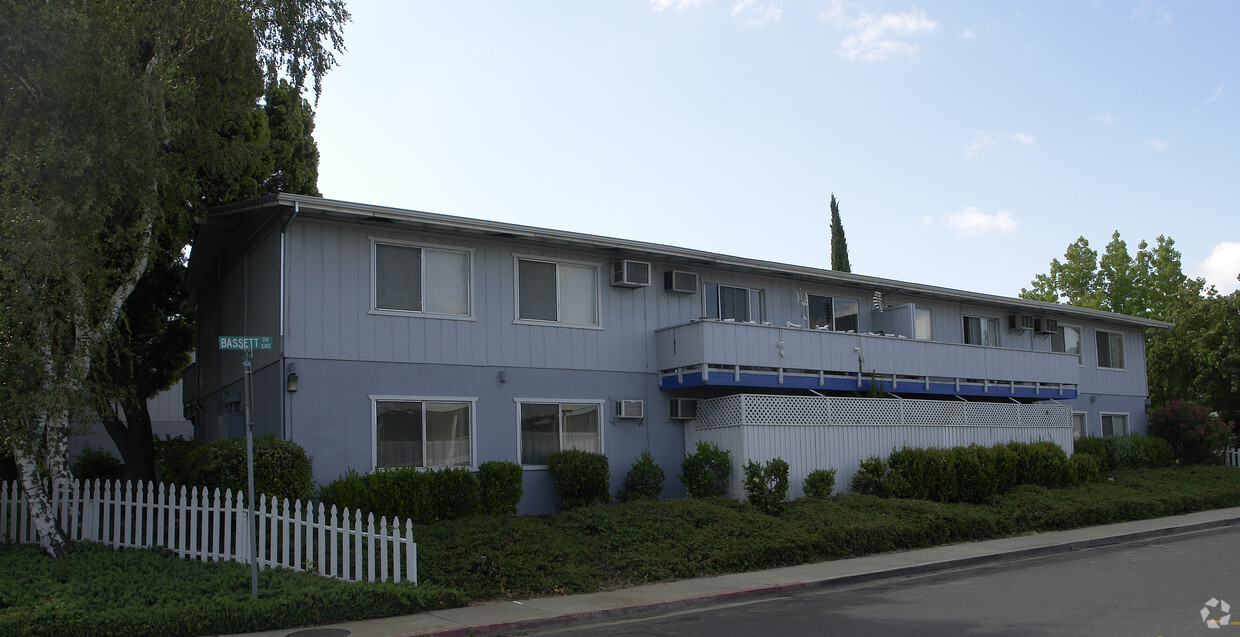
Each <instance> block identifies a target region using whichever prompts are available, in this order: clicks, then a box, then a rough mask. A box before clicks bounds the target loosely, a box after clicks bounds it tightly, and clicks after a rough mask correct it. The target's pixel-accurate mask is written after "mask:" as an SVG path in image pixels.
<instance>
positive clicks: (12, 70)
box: [0, 60, 39, 102]
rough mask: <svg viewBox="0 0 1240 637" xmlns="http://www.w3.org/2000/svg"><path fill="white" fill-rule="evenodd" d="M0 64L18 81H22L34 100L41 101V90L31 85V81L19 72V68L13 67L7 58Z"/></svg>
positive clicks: (23, 86)
mask: <svg viewBox="0 0 1240 637" xmlns="http://www.w3.org/2000/svg"><path fill="white" fill-rule="evenodd" d="M0 64H3V65H4V68H5V70H7V71H8V72H9V73H12V74H13V77H16V78H17V81H18V82H20V83H21V85H22V88H24V89H26V92H27V93H29V94H30V99H32V100H34V101H35V102H38V101H39V92H38V91H36V90H34V87H33V86H31V85H30V83H29V82H27V81H26V78H24V77H22V74H21V73H18V72H17V69H15V68H13V66H12V65H11V64H9V63H8V61H7V60H6V61H4V62H0Z"/></svg>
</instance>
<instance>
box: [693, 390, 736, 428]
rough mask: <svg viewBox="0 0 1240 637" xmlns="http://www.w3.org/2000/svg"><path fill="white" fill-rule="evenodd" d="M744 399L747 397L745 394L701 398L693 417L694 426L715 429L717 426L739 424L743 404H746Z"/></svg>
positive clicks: (734, 425)
mask: <svg viewBox="0 0 1240 637" xmlns="http://www.w3.org/2000/svg"><path fill="white" fill-rule="evenodd" d="M744 400H745V397H744V396H743V395H736V396H724V397H722V398H711V399H709V400H699V401H698V403H697V412H696V415H695V416H694V418H693V428H694V429H713V428H715V427H736V426H739V425H740V424H741V422H742V419H741V414H742V411H741V406H742V405H743V404H744Z"/></svg>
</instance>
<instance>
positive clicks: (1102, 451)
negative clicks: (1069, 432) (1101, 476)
mask: <svg viewBox="0 0 1240 637" xmlns="http://www.w3.org/2000/svg"><path fill="white" fill-rule="evenodd" d="M1080 454H1086V455H1090V456H1093V457H1094V458H1095V459H1096V460H1097V461H1098V465H1099V466H1100V467H1101V468H1102V470H1103V471H1110V470H1111V469H1114V468H1115V467H1114V466H1112V465H1111V460H1110V458H1111V455H1110V454H1109V453H1107V439H1106V438H1096V437H1093V436H1090V437H1088V438H1077V439H1076V440H1074V441H1072V455H1074V456H1077V455H1080Z"/></svg>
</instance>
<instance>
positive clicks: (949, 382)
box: [655, 320, 1080, 398]
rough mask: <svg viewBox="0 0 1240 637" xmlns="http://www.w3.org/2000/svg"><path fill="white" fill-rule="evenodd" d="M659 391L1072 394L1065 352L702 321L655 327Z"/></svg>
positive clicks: (1072, 370) (1073, 371)
mask: <svg viewBox="0 0 1240 637" xmlns="http://www.w3.org/2000/svg"><path fill="white" fill-rule="evenodd" d="M655 344H656V355H657V362H658V366H659V370H660V372H661V378H660V385H661V387H662V389H665V390H670V389H677V388H687V387H694V386H703V385H711V386H735V387H769V388H799V389H830V390H845V391H848V390H852V391H867V390H870V389H882V390H885V391H890V392H894V393H912V394H958V395H973V396H996V397H1000V396H1012V397H1021V398H1075V397H1076V393H1077V383H1078V382H1079V379H1080V366H1079V363H1078V359H1077V357H1076V356H1075V355H1072V354H1058V353H1052V352H1035V351H1029V350H1019V349H1007V348H1000V347H983V346H979V345H962V344H958V343H941V342H934V341H919V340H913V339H909V338H903V337H895V336H883V335H878V334H855V333H851V332H833V331H829V330H816V329H804V328H794V327H776V326H771V325H761V324H756V323H735V322H731V321H712V320H702V321H693V322H691V323H687V324H684V325H677V326H674V327H668V328H664V329H661V330H658V331H657V332H656V333H655Z"/></svg>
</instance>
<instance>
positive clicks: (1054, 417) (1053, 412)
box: [1020, 404, 1072, 427]
mask: <svg viewBox="0 0 1240 637" xmlns="http://www.w3.org/2000/svg"><path fill="white" fill-rule="evenodd" d="M1020 422H1021V424H1022V425H1025V426H1026V427H1071V426H1072V407H1069V406H1068V405H1050V404H1047V405H1021V406H1020Z"/></svg>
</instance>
